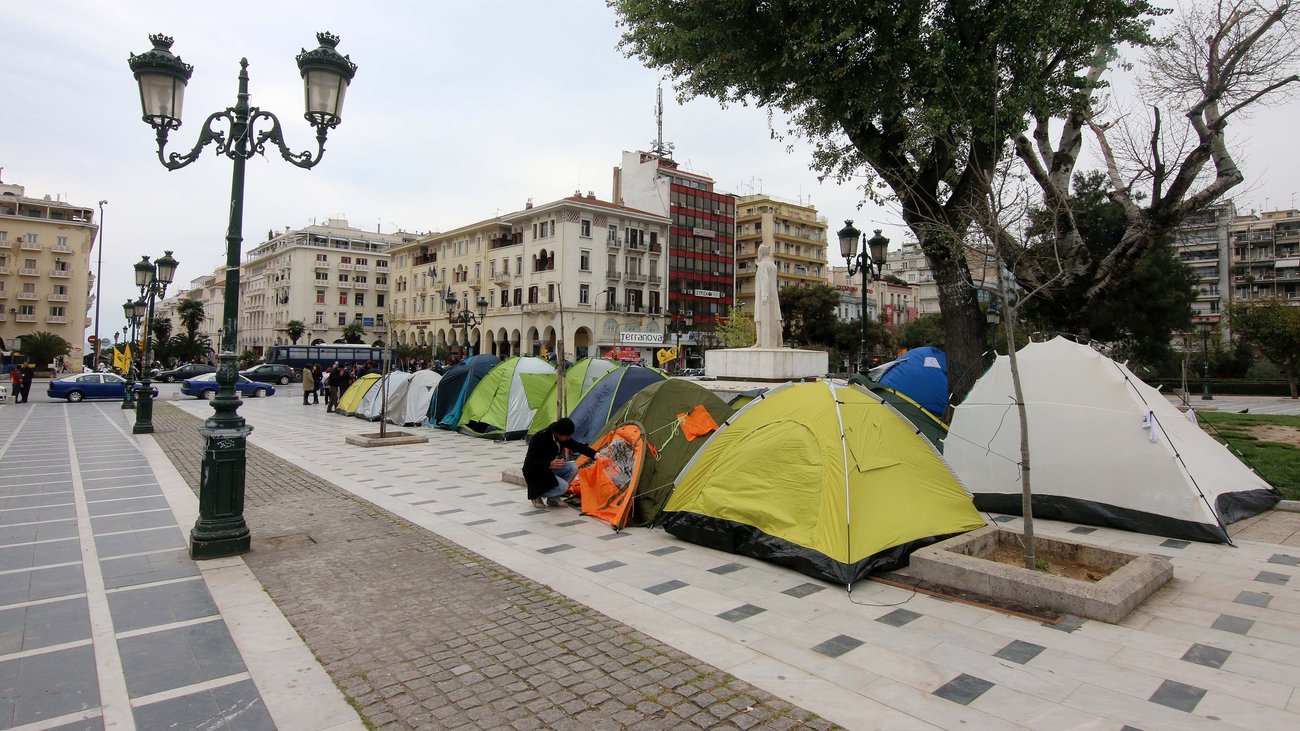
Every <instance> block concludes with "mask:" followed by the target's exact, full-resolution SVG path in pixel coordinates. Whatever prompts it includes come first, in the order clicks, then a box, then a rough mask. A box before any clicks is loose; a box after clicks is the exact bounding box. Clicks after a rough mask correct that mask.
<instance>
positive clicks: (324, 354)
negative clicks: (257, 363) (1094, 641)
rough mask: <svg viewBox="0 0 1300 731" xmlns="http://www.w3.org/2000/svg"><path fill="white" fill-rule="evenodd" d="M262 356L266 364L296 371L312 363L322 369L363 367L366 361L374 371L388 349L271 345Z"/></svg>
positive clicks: (332, 345) (333, 344) (386, 355)
mask: <svg viewBox="0 0 1300 731" xmlns="http://www.w3.org/2000/svg"><path fill="white" fill-rule="evenodd" d="M264 356H265V362H267V363H283V364H285V365H287V366H289V367H290V368H293V369H295V370H298V371H301V370H302V369H303V368H306V367H307V366H309V365H311V364H313V363H319V364H320V365H321V367H322V368H328V367H330V366H332V365H334V364H335V363H341V364H343V365H347V364H349V363H356V364H357V365H359V366H361V365H365V364H366V361H371V362H373V363H374V364H375V368H376V369H380V370H382V367H383V363H384V361H386V360H387V359H388V348H383V347H379V346H375V345H365V344H357V345H352V344H345V343H331V344H321V345H272V346H269V347H267V349H266V352H265V354H264Z"/></svg>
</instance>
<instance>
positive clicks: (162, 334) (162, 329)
mask: <svg viewBox="0 0 1300 731" xmlns="http://www.w3.org/2000/svg"><path fill="white" fill-rule="evenodd" d="M150 330H151V331H152V332H151V333H150V336H151V337H153V359H154V360H156V361H158V362H159V363H166V362H167V360H168V358H170V357H171V352H170V348H169V347H168V346H169V345H170V344H171V339H172V321H171V320H168V319H166V318H161V317H160V318H158V319H156V320H154V321H153V327H151V328H150Z"/></svg>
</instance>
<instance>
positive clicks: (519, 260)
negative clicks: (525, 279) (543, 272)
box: [515, 255, 524, 274]
mask: <svg viewBox="0 0 1300 731" xmlns="http://www.w3.org/2000/svg"><path fill="white" fill-rule="evenodd" d="M523 271H524V257H523V255H520V256H516V257H515V273H516V274H522V273H523Z"/></svg>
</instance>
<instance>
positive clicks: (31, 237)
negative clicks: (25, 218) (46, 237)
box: [27, 234, 36, 244]
mask: <svg viewBox="0 0 1300 731" xmlns="http://www.w3.org/2000/svg"><path fill="white" fill-rule="evenodd" d="M27 243H29V244H34V243H36V234H27Z"/></svg>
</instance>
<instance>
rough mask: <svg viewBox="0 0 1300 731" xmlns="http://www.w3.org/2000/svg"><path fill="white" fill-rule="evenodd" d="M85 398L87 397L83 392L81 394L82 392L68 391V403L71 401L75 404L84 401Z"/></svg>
mask: <svg viewBox="0 0 1300 731" xmlns="http://www.w3.org/2000/svg"><path fill="white" fill-rule="evenodd" d="M85 397H86V394H84V393H82V392H80V391H68V401H70V402H72V403H74V404H75V403H77V402H78V401H80V400H82V399H84V398H85Z"/></svg>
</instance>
